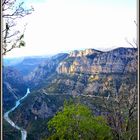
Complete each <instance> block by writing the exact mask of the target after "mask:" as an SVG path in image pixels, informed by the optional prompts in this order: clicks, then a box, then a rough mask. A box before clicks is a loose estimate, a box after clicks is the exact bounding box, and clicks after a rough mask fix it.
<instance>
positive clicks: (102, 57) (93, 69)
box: [57, 48, 137, 74]
mask: <svg viewBox="0 0 140 140" xmlns="http://www.w3.org/2000/svg"><path fill="white" fill-rule="evenodd" d="M136 70H137V49H134V48H118V49H114V50H111V51H108V52H101V51H97V50H94V49H86V50H84V51H73V52H71V53H70V54H69V56H68V57H67V58H66V59H65V60H64V61H62V62H61V63H60V64H59V66H58V67H57V72H58V73H90V74H97V73H124V72H135V71H136Z"/></svg>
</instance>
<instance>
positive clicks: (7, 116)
mask: <svg viewBox="0 0 140 140" xmlns="http://www.w3.org/2000/svg"><path fill="white" fill-rule="evenodd" d="M29 93H30V89H29V88H27V92H26V94H25V95H24V96H23V97H22V98H20V99H19V100H18V101H16V105H15V106H14V107H13V108H11V109H10V110H9V111H7V112H6V113H4V119H5V120H6V121H7V122H8V123H10V124H11V126H12V127H14V128H16V129H17V130H20V131H21V140H26V138H27V131H26V130H25V129H23V128H21V127H19V126H17V125H16V124H15V123H14V122H13V121H12V120H11V119H10V118H9V113H11V112H12V111H14V110H15V109H16V108H17V107H18V106H19V105H20V101H21V100H23V99H24V98H26V97H27V96H28V94H29Z"/></svg>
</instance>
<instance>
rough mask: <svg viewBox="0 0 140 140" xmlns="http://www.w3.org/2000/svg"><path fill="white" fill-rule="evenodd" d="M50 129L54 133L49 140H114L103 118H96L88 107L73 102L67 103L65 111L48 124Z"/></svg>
mask: <svg viewBox="0 0 140 140" xmlns="http://www.w3.org/2000/svg"><path fill="white" fill-rule="evenodd" d="M48 128H49V130H50V131H51V132H52V135H51V136H50V137H49V138H48V139H49V140H52V139H53V140H56V139H60V140H65V139H66V140H71V139H72V140H79V139H81V140H82V139H83V140H93V139H96V140H105V139H107V140H110V139H112V137H111V130H110V127H109V126H107V125H106V121H105V120H104V118H103V117H101V116H98V117H95V116H93V115H92V112H91V110H90V109H89V108H88V107H87V106H85V105H82V104H74V103H72V102H71V103H67V102H65V104H64V108H63V111H60V112H58V113H57V114H56V115H55V116H54V117H53V119H52V120H50V121H49V122H48Z"/></svg>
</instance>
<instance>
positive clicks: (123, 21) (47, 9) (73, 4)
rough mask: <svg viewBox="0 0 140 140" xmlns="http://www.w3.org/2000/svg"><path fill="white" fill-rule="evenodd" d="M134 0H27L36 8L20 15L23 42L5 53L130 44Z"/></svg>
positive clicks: (134, 34)
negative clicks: (21, 17) (23, 32)
mask: <svg viewBox="0 0 140 140" xmlns="http://www.w3.org/2000/svg"><path fill="white" fill-rule="evenodd" d="M136 3H137V1H136V0H26V1H25V4H26V5H25V6H26V7H30V6H33V7H34V9H35V11H34V12H33V13H32V14H31V15H29V16H26V17H25V18H24V19H22V20H21V19H20V21H19V24H18V26H17V28H19V29H20V28H23V26H22V25H23V24H25V23H27V27H26V31H25V34H24V36H25V38H24V40H25V42H26V46H25V47H23V48H20V49H19V48H18V49H13V50H12V51H11V52H10V53H7V55H6V57H19V56H32V55H52V54H56V53H62V52H69V51H72V50H81V49H86V48H93V49H98V50H102V51H106V50H111V49H114V48H117V47H131V46H129V44H128V43H127V42H126V40H125V38H127V39H128V40H129V41H133V39H134V38H135V39H136V37H137V31H136V25H135V23H134V20H136V21H137V5H136Z"/></svg>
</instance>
